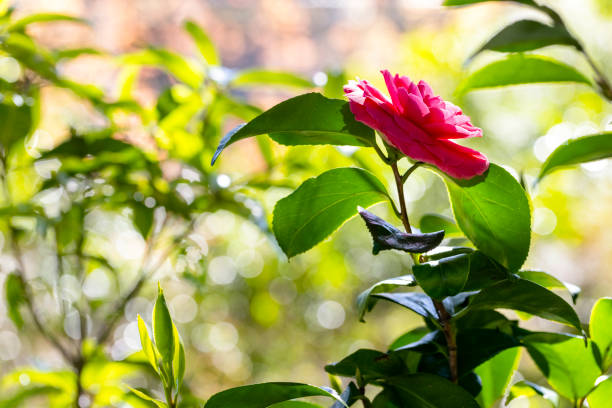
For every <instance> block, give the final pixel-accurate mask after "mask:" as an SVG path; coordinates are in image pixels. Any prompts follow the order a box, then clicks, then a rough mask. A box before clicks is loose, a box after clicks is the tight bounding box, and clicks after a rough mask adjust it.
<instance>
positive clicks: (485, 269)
mask: <svg viewBox="0 0 612 408" xmlns="http://www.w3.org/2000/svg"><path fill="white" fill-rule="evenodd" d="M469 255H470V274H469V275H468V279H467V281H466V282H465V286H464V287H463V290H465V291H475V290H480V289H483V288H486V287H488V286H491V285H493V284H494V283H497V282H500V281H503V280H504V279H508V278H510V277H511V274H510V273H509V271H508V269H506V268H504V267H503V266H502V265H500V264H499V263H498V262H496V261H495V260H494V259H492V258H490V257H488V256H486V255H485V254H483V253H482V252H481V251H474V252H471V253H469Z"/></svg>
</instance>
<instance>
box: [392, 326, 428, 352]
mask: <svg viewBox="0 0 612 408" xmlns="http://www.w3.org/2000/svg"><path fill="white" fill-rule="evenodd" d="M429 332H430V330H429V329H428V328H427V327H417V328H416V329H412V330H410V331H409V332H406V333H404V334H402V335H401V336H399V337H398V338H397V339H395V340H393V343H391V345H390V346H389V350H395V349H398V348H400V347H404V346H407V345H408V344H411V343H414V342H416V341H419V340H420V339H422V338H423V336H425V335H426V334H427V333H429Z"/></svg>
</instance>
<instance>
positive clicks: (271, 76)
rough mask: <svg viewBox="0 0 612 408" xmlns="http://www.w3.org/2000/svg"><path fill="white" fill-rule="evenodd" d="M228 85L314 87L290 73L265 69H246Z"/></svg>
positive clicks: (307, 81)
mask: <svg viewBox="0 0 612 408" xmlns="http://www.w3.org/2000/svg"><path fill="white" fill-rule="evenodd" d="M230 85H232V86H245V85H285V86H290V87H295V88H300V89H308V88H312V87H314V84H313V83H312V82H311V81H309V80H307V79H305V78H302V77H300V76H298V75H295V74H292V73H290V72H283V71H269V70H265V69H247V70H244V71H241V72H240V73H239V74H238V75H236V76H235V77H234V78H233V79H232V80H231V81H230Z"/></svg>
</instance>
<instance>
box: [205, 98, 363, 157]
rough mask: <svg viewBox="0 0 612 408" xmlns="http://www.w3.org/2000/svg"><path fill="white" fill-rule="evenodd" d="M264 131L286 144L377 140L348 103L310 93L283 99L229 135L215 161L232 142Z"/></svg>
mask: <svg viewBox="0 0 612 408" xmlns="http://www.w3.org/2000/svg"><path fill="white" fill-rule="evenodd" d="M262 134H268V135H270V136H271V137H272V139H274V140H275V141H276V142H278V143H280V144H285V145H319V144H332V145H351V146H372V144H373V143H374V131H373V130H372V129H371V128H369V127H367V126H365V125H364V124H362V123H360V122H357V121H356V120H355V116H354V115H353V114H352V113H351V111H350V109H349V106H348V103H347V102H345V101H341V100H339V99H328V98H326V97H324V96H323V95H321V94H318V93H308V94H304V95H300V96H296V97H295V98H291V99H288V100H286V101H284V102H281V103H279V104H278V105H276V106H274V107H272V108H271V109H269V110H267V111H265V112H264V113H262V114H261V115H259V116H257V117H256V118H255V119H253V120H252V121H250V122H249V123H247V124H245V125H240V126H238V127H236V128H235V129H233V130H232V131H231V132H229V133H228V134H226V135H225V137H223V139H222V140H221V142H220V143H219V146H218V147H217V151H216V152H215V154H214V156H213V159H212V163H213V164H214V163H215V161H216V160H217V158H218V157H219V155H220V154H221V152H222V151H223V149H225V148H226V147H227V146H229V145H231V144H232V143H235V142H237V141H238V140H242V139H246V138H249V137H252V136H257V135H262Z"/></svg>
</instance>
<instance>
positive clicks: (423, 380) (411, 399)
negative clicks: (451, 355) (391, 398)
mask: <svg viewBox="0 0 612 408" xmlns="http://www.w3.org/2000/svg"><path fill="white" fill-rule="evenodd" d="M388 383H389V384H390V385H391V386H393V388H394V389H395V390H396V391H397V392H398V394H399V397H400V399H401V402H402V406H403V407H410V408H449V407H453V408H479V407H478V403H477V402H476V401H475V400H474V398H473V397H472V396H471V395H470V393H468V392H467V391H466V390H464V389H463V388H461V387H460V386H458V385H456V384H453V383H452V382H450V381H448V380H447V379H445V378H442V377H440V376H437V375H434V374H427V373H419V374H411V375H407V376H402V377H395V378H389V379H388Z"/></svg>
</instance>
